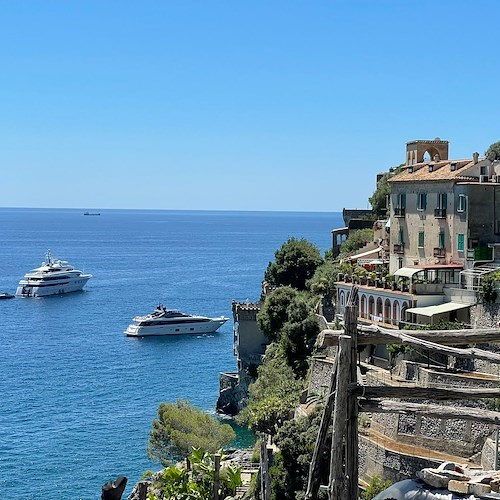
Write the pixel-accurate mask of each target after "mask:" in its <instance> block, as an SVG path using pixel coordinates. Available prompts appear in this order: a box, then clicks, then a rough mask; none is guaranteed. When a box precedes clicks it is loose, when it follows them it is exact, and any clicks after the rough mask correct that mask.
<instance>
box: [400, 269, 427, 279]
mask: <svg viewBox="0 0 500 500" xmlns="http://www.w3.org/2000/svg"><path fill="white" fill-rule="evenodd" d="M419 271H423V269H421V268H418V267H402V268H401V269H398V270H397V271H396V272H395V273H394V276H400V277H403V278H411V277H412V276H413V275H414V274H416V273H418V272H419Z"/></svg>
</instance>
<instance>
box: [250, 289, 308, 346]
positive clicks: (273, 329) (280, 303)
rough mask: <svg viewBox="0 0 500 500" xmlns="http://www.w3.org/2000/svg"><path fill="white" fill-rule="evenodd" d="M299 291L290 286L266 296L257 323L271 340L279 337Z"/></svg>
mask: <svg viewBox="0 0 500 500" xmlns="http://www.w3.org/2000/svg"><path fill="white" fill-rule="evenodd" d="M298 293H299V292H298V291H297V290H295V289H294V288H292V287H290V286H284V287H280V288H278V289H276V290H275V291H274V292H272V293H271V294H270V295H268V296H267V297H266V300H265V301H264V304H263V306H262V308H261V310H260V311H259V313H258V314H257V324H258V325H259V328H260V330H261V331H262V333H263V334H264V335H265V336H266V337H267V338H268V339H269V340H270V341H271V342H273V341H275V340H277V339H278V338H279V334H280V332H281V329H282V328H283V325H284V324H285V323H286V321H287V320H288V312H287V311H288V307H289V306H290V304H291V303H292V302H293V301H294V299H295V298H296V296H297V294H298Z"/></svg>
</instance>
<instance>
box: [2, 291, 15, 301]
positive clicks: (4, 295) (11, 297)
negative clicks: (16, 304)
mask: <svg viewBox="0 0 500 500" xmlns="http://www.w3.org/2000/svg"><path fill="white" fill-rule="evenodd" d="M14 297H15V295H12V294H11V293H7V292H3V293H0V300H3V299H13V298H14Z"/></svg>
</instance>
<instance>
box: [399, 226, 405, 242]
mask: <svg viewBox="0 0 500 500" xmlns="http://www.w3.org/2000/svg"><path fill="white" fill-rule="evenodd" d="M398 242H399V244H400V245H404V242H405V241H404V234H403V228H401V229H400V230H399V236H398Z"/></svg>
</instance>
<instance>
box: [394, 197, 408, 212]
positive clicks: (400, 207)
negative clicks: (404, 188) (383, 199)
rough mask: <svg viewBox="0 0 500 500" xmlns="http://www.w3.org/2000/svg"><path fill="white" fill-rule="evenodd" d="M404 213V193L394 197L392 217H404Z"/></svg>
mask: <svg viewBox="0 0 500 500" xmlns="http://www.w3.org/2000/svg"><path fill="white" fill-rule="evenodd" d="M405 212H406V193H399V194H397V195H396V206H395V207H394V215H395V216H396V217H404V216H405Z"/></svg>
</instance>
